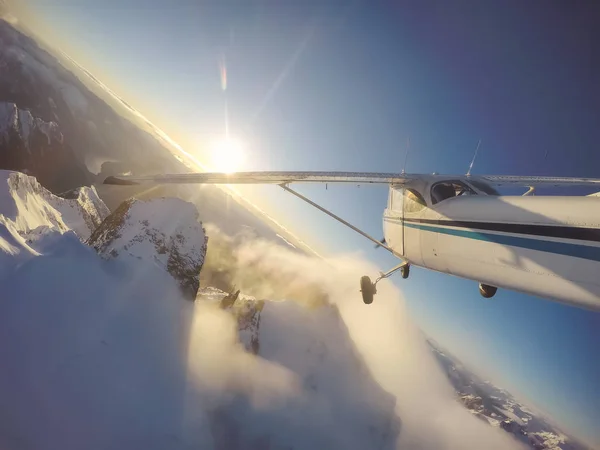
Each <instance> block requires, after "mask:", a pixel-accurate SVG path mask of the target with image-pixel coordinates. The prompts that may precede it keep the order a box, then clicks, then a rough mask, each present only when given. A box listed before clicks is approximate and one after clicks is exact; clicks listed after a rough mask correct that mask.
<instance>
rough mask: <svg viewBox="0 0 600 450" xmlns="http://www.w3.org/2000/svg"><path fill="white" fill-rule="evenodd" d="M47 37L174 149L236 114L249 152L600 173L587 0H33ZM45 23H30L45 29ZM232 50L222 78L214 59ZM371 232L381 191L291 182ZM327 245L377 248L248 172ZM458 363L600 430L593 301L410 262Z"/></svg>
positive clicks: (411, 286)
mask: <svg viewBox="0 0 600 450" xmlns="http://www.w3.org/2000/svg"><path fill="white" fill-rule="evenodd" d="M27 4H28V6H29V8H30V14H32V15H35V17H36V18H37V19H38V20H40V21H42V22H43V23H44V24H45V25H46V27H47V28H48V29H51V30H52V35H50V34H48V33H46V34H47V37H48V39H49V40H50V41H52V40H55V41H56V42H58V43H59V45H60V46H61V47H64V48H65V50H67V51H68V52H69V53H71V54H73V55H74V56H75V58H76V59H78V60H80V61H81V62H82V63H83V65H85V66H86V67H88V68H89V69H91V71H92V72H93V73H95V74H96V75H98V76H99V78H101V79H102V80H104V81H105V82H106V83H107V84H108V85H110V86H111V87H112V88H114V90H115V91H116V92H118V93H119V94H120V95H121V96H122V97H123V98H124V99H125V100H127V101H128V102H129V103H131V104H132V105H134V106H135V107H136V108H138V109H139V110H140V111H142V112H143V113H144V114H145V115H147V116H148V117H149V118H150V119H151V120H152V121H153V122H155V123H156V124H158V125H159V126H160V127H161V128H163V129H164V130H165V131H167V132H168V133H169V134H171V135H172V136H173V137H174V138H175V139H176V140H177V141H179V142H180V143H181V144H182V145H183V146H184V147H185V148H186V150H188V151H190V152H197V154H198V155H200V156H201V157H207V142H208V141H209V140H210V139H211V137H212V136H214V135H215V134H221V133H223V131H224V104H225V96H226V97H227V101H228V105H229V115H230V130H231V132H232V133H233V134H235V135H237V136H239V137H240V139H242V140H243V141H244V142H245V143H246V145H247V154H248V160H247V163H246V166H245V167H244V168H245V169H257V170H260V169H265V170H268V169H281V170H286V169H287V170H303V169H305V170H311V169H322V170H361V171H363V170H364V171H400V170H401V169H402V164H403V161H404V152H405V142H406V140H407V138H408V137H410V140H411V153H410V154H409V157H408V165H407V171H409V172H432V171H437V172H440V173H464V172H466V170H467V168H468V165H469V162H470V160H471V158H472V155H473V152H474V150H475V147H476V145H477V142H478V140H479V139H481V140H482V146H481V150H480V153H479V157H478V159H477V162H476V164H475V167H474V170H473V173H489V174H512V175H519V174H527V175H558V176H590V177H600V153H599V152H598V151H597V150H596V147H597V145H598V142H600V122H599V119H598V118H599V117H600V84H598V83H597V79H598V77H599V76H600V54H599V53H598V48H597V44H595V42H598V39H600V36H599V34H600V31H599V30H600V27H599V26H595V25H596V23H597V19H595V18H596V17H598V11H594V10H593V8H594V6H593V5H592V2H576V3H569V4H568V6H567V3H566V2H565V3H559V2H554V3H551V2H542V1H535V0H531V1H528V2H517V1H503V2H491V1H479V2H474V1H458V2H446V1H441V0H440V1H424V2H412V1H410V2H409V1H407V2H401V1H388V2H380V3H378V2H367V1H362V2H361V1H346V2H343V1H334V2H312V1H308V2H291V1H285V2H274V1H256V0H247V1H238V2H232V1H222V2H216V1H215V2H198V1H192V0H189V1H188V0H178V1H173V2H171V1H167V0H104V1H102V2H99V1H97V0H77V1H75V0H70V1H69V0H27ZM39 30H43V29H42V28H40V29H38V31H39ZM223 55H224V56H225V58H226V61H227V70H228V88H227V92H226V94H225V93H224V92H223V91H222V90H221V87H220V82H219V70H218V61H219V58H220V57H221V56H223ZM301 191H302V192H303V193H305V194H308V195H309V196H311V197H312V198H314V199H315V200H317V201H319V202H320V203H322V204H323V205H324V206H326V207H329V208H331V209H332V210H333V211H335V212H337V213H339V214H340V215H342V216H343V217H345V218H347V219H348V220H349V221H351V222H353V223H354V224H356V225H357V226H359V227H361V228H363V229H365V230H366V231H367V232H369V233H371V234H373V235H376V236H379V235H381V232H382V231H381V219H380V217H381V213H382V210H383V208H384V206H385V203H386V190H385V189H383V188H378V187H361V188H355V187H331V186H330V187H329V189H328V190H327V191H326V190H325V189H324V188H322V187H302V188H301ZM247 193H248V195H249V196H250V197H251V198H253V199H254V200H256V199H257V198H260V206H261V207H263V208H264V209H265V210H266V211H267V212H269V213H270V214H271V215H273V216H274V217H275V218H277V219H279V220H281V221H282V222H283V223H284V224H285V225H287V226H289V227H290V228H291V229H292V230H294V231H295V232H297V234H299V235H300V236H301V237H303V238H306V240H307V241H308V242H310V243H314V244H315V246H316V247H317V248H318V249H323V250H325V251H329V252H362V253H363V254H364V255H365V257H367V258H369V259H370V260H372V261H374V262H376V263H377V264H379V265H380V266H381V267H382V268H385V267H388V266H390V267H391V266H392V265H395V260H393V259H392V258H390V257H388V256H387V255H386V254H385V252H381V251H379V252H378V251H375V250H374V249H372V246H371V245H370V243H369V242H367V241H365V240H363V238H361V237H360V236H357V235H354V234H353V232H352V231H350V230H346V229H344V228H343V227H342V226H341V225H338V224H337V223H335V222H332V221H331V219H329V218H327V217H325V216H322V215H320V213H318V212H316V211H313V210H312V209H310V207H308V206H306V205H303V204H301V203H299V201H296V200H294V199H291V198H290V196H289V195H287V194H285V193H284V192H281V191H279V190H277V189H276V188H274V187H268V188H262V187H260V188H255V189H251V190H249V191H247ZM394 282H395V283H397V284H398V285H399V286H400V287H401V288H402V290H403V291H404V293H405V296H406V298H407V302H408V304H409V308H410V310H411V313H412V315H413V316H414V318H415V319H416V320H417V322H418V323H419V324H420V326H421V327H422V328H423V329H424V330H425V331H426V332H427V333H428V334H430V335H431V336H433V337H434V338H435V339H436V340H438V341H439V342H440V343H442V344H443V345H445V346H446V347H447V348H449V349H450V350H451V351H452V352H454V353H455V354H456V355H457V356H459V357H460V358H462V359H463V360H464V361H465V362H467V363H469V364H470V365H472V366H475V367H477V368H478V370H479V371H480V372H483V373H484V374H485V375H486V376H492V377H493V378H494V380H495V381H497V382H499V383H500V384H502V385H504V386H505V387H507V388H508V389H509V390H512V391H513V392H515V393H519V394H521V395H522V396H523V397H525V398H526V399H527V400H529V401H531V402H533V403H535V405H536V406H538V407H541V408H543V409H544V410H546V411H548V412H550V413H551V414H552V415H553V416H554V417H555V418H556V419H557V420H558V421H560V422H561V423H564V424H565V425H566V426H568V427H569V428H570V429H573V430H575V431H577V432H579V433H581V434H582V435H585V436H587V437H588V438H593V439H595V440H596V441H597V442H599V443H600V434H599V433H600V431H599V430H597V429H595V428H596V424H598V423H600V388H599V385H598V383H599V382H598V380H600V359H599V358H598V357H597V355H598V351H599V350H600V314H598V313H591V312H588V311H582V310H578V309H575V308H572V307H567V306H563V305H559V304H555V303H550V302H545V301H542V300H539V299H536V298H533V297H529V296H525V295H521V294H517V293H513V292H504V291H503V292H499V294H498V295H497V296H496V297H495V298H494V299H493V300H484V299H482V298H481V297H480V296H479V294H478V292H477V286H476V283H473V282H470V281H465V280H460V279H457V278H454V277H450V276H447V275H443V274H437V273H432V272H427V271H424V270H420V269H413V270H412V274H411V277H410V279H408V280H400V279H397V280H395V281H394Z"/></svg>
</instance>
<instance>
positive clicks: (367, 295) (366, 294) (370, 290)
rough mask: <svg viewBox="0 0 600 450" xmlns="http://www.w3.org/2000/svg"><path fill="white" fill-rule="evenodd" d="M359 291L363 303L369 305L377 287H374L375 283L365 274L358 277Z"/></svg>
mask: <svg viewBox="0 0 600 450" xmlns="http://www.w3.org/2000/svg"><path fill="white" fill-rule="evenodd" d="M360 292H361V293H362V298H363V302H365V304H367V305H370V304H371V303H373V296H374V295H375V294H376V293H377V289H375V285H374V284H373V283H372V282H371V278H369V277H368V276H367V275H365V276H364V277H361V279H360Z"/></svg>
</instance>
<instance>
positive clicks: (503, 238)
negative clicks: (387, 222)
mask: <svg viewBox="0 0 600 450" xmlns="http://www.w3.org/2000/svg"><path fill="white" fill-rule="evenodd" d="M404 226H405V227H408V228H414V229H417V230H423V231H432V232H435V233H441V234H447V235H449V236H457V237H464V238H468V239H475V240H477V241H485V242H494V243H496V244H500V245H510V246H513V247H520V248H527V249H530V250H538V251H541V252H547V253H554V254H557V255H565V256H574V257H577V258H583V259H589V260H592V261H600V247H594V246H590V245H581V244H571V243H568V242H556V241H545V240H540V239H530V238H525V237H519V236H509V235H506V234H492V233H480V232H478V231H471V230H458V229H454V228H442V227H436V226H431V225H423V224H416V223H408V222H404Z"/></svg>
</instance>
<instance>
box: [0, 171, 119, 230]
mask: <svg viewBox="0 0 600 450" xmlns="http://www.w3.org/2000/svg"><path fill="white" fill-rule="evenodd" d="M108 213H109V211H108V208H107V207H106V205H104V202H103V201H102V200H101V199H100V198H99V197H98V194H97V192H96V189H95V188H94V187H93V186H92V187H82V188H80V189H78V190H77V191H76V192H74V193H73V194H72V198H69V199H66V198H62V197H58V196H56V195H53V194H52V193H50V192H49V191H48V190H46V189H44V188H43V187H42V186H41V185H40V184H39V183H38V182H37V180H36V179H35V178H34V177H30V176H27V175H25V174H23V173H19V172H11V171H6V170H0V214H1V216H0V223H3V224H4V225H6V226H12V227H14V229H16V230H18V231H19V232H21V233H28V232H30V231H32V230H35V229H36V228H38V227H40V226H46V227H50V228H54V229H56V230H58V231H60V232H65V231H68V230H73V231H74V232H75V233H76V234H77V235H78V236H79V237H80V239H82V240H85V239H87V238H88V237H89V236H90V234H91V233H92V231H93V230H95V229H96V227H97V226H98V225H100V223H101V222H102V220H104V218H105V217H107V216H108Z"/></svg>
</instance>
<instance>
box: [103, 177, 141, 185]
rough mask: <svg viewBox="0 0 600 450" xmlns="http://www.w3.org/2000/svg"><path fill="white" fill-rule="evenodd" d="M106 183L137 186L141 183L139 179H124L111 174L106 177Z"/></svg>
mask: <svg viewBox="0 0 600 450" xmlns="http://www.w3.org/2000/svg"><path fill="white" fill-rule="evenodd" d="M104 184H115V185H119V186H135V185H136V184H139V183H138V182H137V181H131V180H124V179H123V178H119V177H113V176H110V177H106V178H105V179H104Z"/></svg>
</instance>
